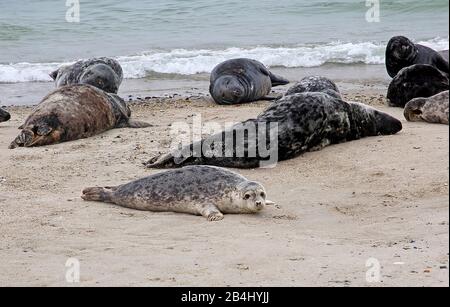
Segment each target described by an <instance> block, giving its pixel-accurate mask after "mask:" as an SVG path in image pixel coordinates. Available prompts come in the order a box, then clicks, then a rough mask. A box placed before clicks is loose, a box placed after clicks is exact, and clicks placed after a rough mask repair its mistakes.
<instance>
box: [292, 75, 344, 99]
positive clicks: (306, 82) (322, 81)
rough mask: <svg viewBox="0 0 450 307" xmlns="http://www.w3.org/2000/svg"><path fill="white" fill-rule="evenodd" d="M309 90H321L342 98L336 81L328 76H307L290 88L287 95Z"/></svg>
mask: <svg viewBox="0 0 450 307" xmlns="http://www.w3.org/2000/svg"><path fill="white" fill-rule="evenodd" d="M307 92H321V93H326V94H328V95H330V96H333V97H335V98H338V99H342V96H341V93H340V91H339V88H338V86H337V85H336V83H334V82H333V81H331V80H330V79H328V78H325V77H322V76H309V77H305V78H303V79H302V80H300V82H298V83H296V84H295V85H294V86H292V87H291V88H289V89H288V90H287V92H286V95H293V94H300V93H307Z"/></svg>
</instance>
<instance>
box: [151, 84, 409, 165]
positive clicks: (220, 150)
mask: <svg viewBox="0 0 450 307" xmlns="http://www.w3.org/2000/svg"><path fill="white" fill-rule="evenodd" d="M268 123H276V125H275V126H273V125H272V124H268ZM251 127H256V129H252V128H251ZM400 130H402V124H401V122H400V121H399V120H397V119H396V118H394V117H392V116H390V115H388V114H386V113H383V112H380V111H378V110H376V109H374V108H371V107H369V106H366V105H363V104H360V103H347V102H345V101H343V100H340V99H337V98H335V97H332V96H330V95H328V94H325V93H318V92H310V93H301V94H294V95H288V96H285V97H283V98H282V99H280V100H278V101H276V102H274V103H273V104H272V105H271V106H270V107H268V108H267V109H266V110H265V111H264V112H263V113H261V114H260V115H259V116H258V117H257V118H256V119H250V120H247V121H245V122H241V123H239V124H237V125H235V126H234V127H232V128H231V129H229V130H225V131H223V132H222V133H219V134H215V135H212V136H209V137H206V138H204V139H203V140H201V141H199V142H198V144H197V142H196V143H192V144H190V145H188V146H186V147H183V148H182V149H176V150H173V151H171V152H170V153H168V154H164V155H160V156H158V157H154V158H152V159H150V160H149V161H148V162H147V163H145V165H146V166H147V167H149V168H174V167H181V166H185V165H215V166H222V167H233V168H258V167H261V166H270V163H271V162H272V161H273V157H276V159H277V160H276V161H275V163H276V162H278V161H283V160H288V159H292V158H295V157H297V156H299V155H301V154H303V153H305V152H308V151H316V150H320V149H322V148H323V147H325V146H328V145H331V144H338V143H342V142H347V141H352V140H358V139H360V138H363V137H369V136H377V135H392V134H395V133H397V132H399V131H400ZM245 135H247V137H244V136H245ZM229 136H232V138H231V140H232V142H231V143H230V142H229V141H227V138H228V137H229ZM237 136H241V138H242V139H240V138H238V137H237ZM199 148H200V149H201V151H199V150H198V149H199ZM266 149H267V150H266ZM267 151H268V152H269V153H270V154H267ZM267 161H269V162H270V163H267ZM263 164H264V165H263Z"/></svg>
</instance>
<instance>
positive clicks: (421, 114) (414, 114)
mask: <svg viewBox="0 0 450 307" xmlns="http://www.w3.org/2000/svg"><path fill="white" fill-rule="evenodd" d="M448 103H449V96H448V91H445V92H442V93H439V94H437V95H435V96H432V97H429V98H415V99H413V100H411V101H410V102H408V103H407V104H406V106H405V112H404V114H405V118H406V119H407V120H408V121H411V122H418V121H424V122H428V123H436V124H445V125H448Z"/></svg>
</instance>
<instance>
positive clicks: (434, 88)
mask: <svg viewBox="0 0 450 307" xmlns="http://www.w3.org/2000/svg"><path fill="white" fill-rule="evenodd" d="M448 89H449V79H448V78H447V77H446V76H445V75H444V74H443V73H441V71H440V70H438V69H436V68H435V67H433V66H431V65H421V64H417V65H412V66H410V67H406V68H403V69H402V70H401V71H400V72H399V73H398V75H397V76H395V78H394V79H392V81H391V84H390V85H389V88H388V92H387V98H388V101H389V106H391V107H400V108H403V107H404V106H405V104H406V103H408V102H409V101H410V100H412V99H414V98H419V97H423V98H428V97H431V96H434V95H436V94H439V93H440V92H444V91H448Z"/></svg>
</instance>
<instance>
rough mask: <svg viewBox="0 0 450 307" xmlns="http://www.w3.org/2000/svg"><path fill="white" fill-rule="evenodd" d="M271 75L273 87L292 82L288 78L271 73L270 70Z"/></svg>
mask: <svg viewBox="0 0 450 307" xmlns="http://www.w3.org/2000/svg"><path fill="white" fill-rule="evenodd" d="M269 77H270V80H271V81H272V86H273V87H275V86H280V85H286V84H289V83H290V82H289V80H288V79H285V78H283V77H281V76H277V75H275V74H273V73H271V72H270V71H269Z"/></svg>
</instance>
